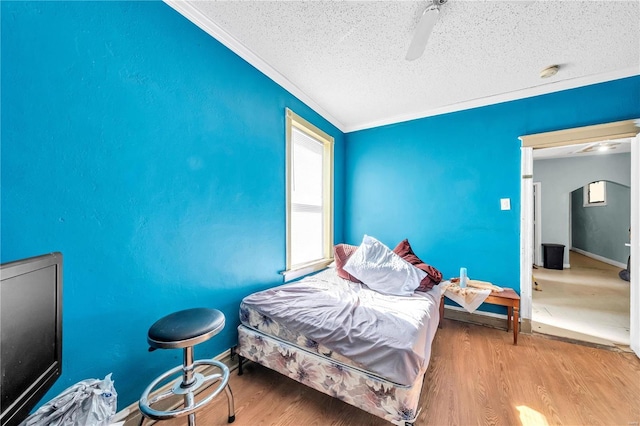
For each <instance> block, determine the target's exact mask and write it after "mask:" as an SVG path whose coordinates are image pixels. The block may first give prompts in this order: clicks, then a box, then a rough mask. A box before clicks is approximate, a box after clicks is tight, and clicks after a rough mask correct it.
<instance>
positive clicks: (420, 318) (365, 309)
mask: <svg viewBox="0 0 640 426" xmlns="http://www.w3.org/2000/svg"><path fill="white" fill-rule="evenodd" d="M439 300H440V289H439V287H438V286H435V287H434V288H433V289H432V290H430V291H429V292H426V293H422V292H415V293H414V294H413V295H411V296H390V295H385V294H381V293H378V292H376V291H373V290H370V289H369V288H367V287H366V286H365V285H363V284H356V283H352V282H350V281H347V280H344V279H342V278H340V277H338V276H337V274H336V271H335V269H333V268H329V269H327V270H325V271H322V272H320V273H318V274H316V275H314V276H311V277H307V278H305V279H303V280H301V281H298V282H294V283H291V284H285V285H282V286H278V287H274V288H271V289H268V290H264V291H261V292H258V293H254V294H252V295H249V296H247V297H245V298H244V300H243V303H244V304H246V305H248V306H250V307H251V308H252V309H254V310H257V311H259V312H261V313H263V314H264V315H266V316H268V317H270V318H272V319H274V320H275V321H277V322H279V323H280V324H282V325H284V326H285V327H287V328H288V329H290V330H292V331H297V332H299V333H301V334H303V335H305V336H306V337H308V338H310V339H313V340H315V341H316V342H318V343H320V344H322V345H324V346H326V347H327V348H329V349H331V350H333V351H336V352H338V353H339V354H341V355H343V356H346V357H347V358H349V359H351V360H352V361H354V362H356V363H358V364H359V365H363V366H364V367H365V368H366V369H367V370H369V371H370V372H372V373H375V374H377V375H379V376H382V377H384V378H386V379H387V380H389V381H392V382H395V383H398V384H401V385H407V386H409V385H411V384H412V383H413V382H414V381H415V380H416V378H417V377H418V375H420V374H423V373H424V371H425V370H426V368H427V366H428V364H429V357H430V355H431V342H432V340H433V337H434V335H435V333H436V330H437V327H438V321H439V314H438V303H439Z"/></svg>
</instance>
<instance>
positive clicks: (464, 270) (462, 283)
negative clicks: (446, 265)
mask: <svg viewBox="0 0 640 426" xmlns="http://www.w3.org/2000/svg"><path fill="white" fill-rule="evenodd" d="M466 286H467V268H460V288H465V287H466Z"/></svg>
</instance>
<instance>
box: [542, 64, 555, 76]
mask: <svg viewBox="0 0 640 426" xmlns="http://www.w3.org/2000/svg"><path fill="white" fill-rule="evenodd" d="M559 69H560V66H559V65H551V66H549V67H546V68H545V69H543V70H542V71H540V78H549V77H553V76H554V75H556V74H557V73H558V70H559Z"/></svg>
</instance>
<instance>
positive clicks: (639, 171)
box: [629, 135, 640, 358]
mask: <svg viewBox="0 0 640 426" xmlns="http://www.w3.org/2000/svg"><path fill="white" fill-rule="evenodd" d="M638 267H640V136H638V135H636V137H635V140H633V141H631V269H632V270H633V271H634V272H632V273H631V281H630V282H629V285H630V286H631V289H630V290H631V306H630V308H631V315H630V323H631V324H630V327H629V333H630V340H631V344H630V346H631V349H632V350H633V351H634V352H635V353H636V355H637V356H638V357H639V358H640V274H639V273H638Z"/></svg>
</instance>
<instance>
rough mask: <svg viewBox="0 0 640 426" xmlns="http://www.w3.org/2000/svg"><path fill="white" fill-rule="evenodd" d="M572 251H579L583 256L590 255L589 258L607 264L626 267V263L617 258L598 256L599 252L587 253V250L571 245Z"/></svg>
mask: <svg viewBox="0 0 640 426" xmlns="http://www.w3.org/2000/svg"><path fill="white" fill-rule="evenodd" d="M571 250H572V251H575V252H576V253H580V254H581V255H583V256H587V257H590V258H591V259H595V260H599V261H600V262H603V263H607V264H609V265H613V266H617V267H618V268H622V269H627V264H626V263H622V262H618V261H617V260H612V259H608V258H606V257H604V256H600V255H599V254H594V253H589V252H588V251H584V250H582V249H579V248H576V247H571Z"/></svg>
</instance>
